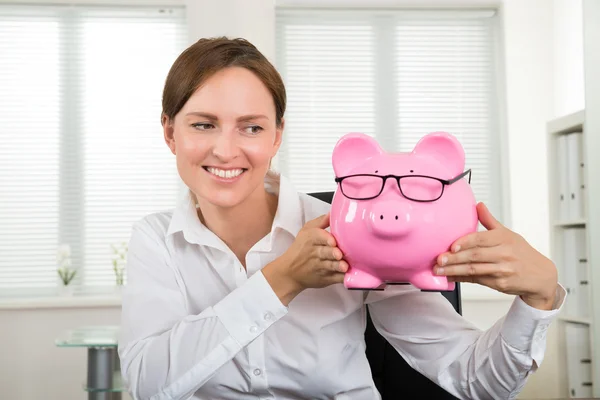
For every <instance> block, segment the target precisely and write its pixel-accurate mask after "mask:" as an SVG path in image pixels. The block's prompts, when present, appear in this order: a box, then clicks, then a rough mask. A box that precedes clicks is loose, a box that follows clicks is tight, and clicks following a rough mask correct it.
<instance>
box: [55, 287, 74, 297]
mask: <svg viewBox="0 0 600 400" xmlns="http://www.w3.org/2000/svg"><path fill="white" fill-rule="evenodd" d="M74 292H75V287H74V286H72V285H61V286H60V287H59V294H60V295H61V296H67V297H68V296H73V293H74Z"/></svg>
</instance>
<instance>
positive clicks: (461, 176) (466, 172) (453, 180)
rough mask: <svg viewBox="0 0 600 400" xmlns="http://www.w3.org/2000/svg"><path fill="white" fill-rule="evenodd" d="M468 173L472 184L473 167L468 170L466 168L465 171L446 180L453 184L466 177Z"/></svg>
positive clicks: (447, 182)
mask: <svg viewBox="0 0 600 400" xmlns="http://www.w3.org/2000/svg"><path fill="white" fill-rule="evenodd" d="M467 174H468V175H469V184H471V168H469V169H468V170H466V171H465V172H463V173H462V174H460V175H459V176H457V177H456V178H453V179H451V180H449V181H446V184H448V185H451V184H453V183H454V182H457V181H458V180H460V179H462V178H464V177H465V176H466V175H467Z"/></svg>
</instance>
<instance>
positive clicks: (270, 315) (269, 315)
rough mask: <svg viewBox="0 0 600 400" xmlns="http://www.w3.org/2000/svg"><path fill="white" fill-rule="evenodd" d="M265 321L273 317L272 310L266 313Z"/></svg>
mask: <svg viewBox="0 0 600 400" xmlns="http://www.w3.org/2000/svg"><path fill="white" fill-rule="evenodd" d="M264 318H265V321H269V320H270V319H271V318H273V314H271V313H270V312H268V313H266V314H265V317H264Z"/></svg>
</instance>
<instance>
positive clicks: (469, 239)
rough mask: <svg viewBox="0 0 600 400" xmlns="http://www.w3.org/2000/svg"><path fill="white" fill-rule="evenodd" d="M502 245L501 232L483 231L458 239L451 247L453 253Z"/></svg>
mask: <svg viewBox="0 0 600 400" xmlns="http://www.w3.org/2000/svg"><path fill="white" fill-rule="evenodd" d="M500 243H502V234H501V232H500V231H497V230H494V231H481V232H472V233H469V234H466V235H465V236H462V237H460V238H458V239H457V240H456V241H454V243H452V245H451V246H450V251H451V252H453V253H456V252H459V251H460V250H465V249H471V248H473V247H493V246H498V245H499V244H500Z"/></svg>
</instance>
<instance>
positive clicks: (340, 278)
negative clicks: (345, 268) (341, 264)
mask: <svg viewBox="0 0 600 400" xmlns="http://www.w3.org/2000/svg"><path fill="white" fill-rule="evenodd" d="M344 278H345V274H342V273H339V272H336V273H335V274H332V275H331V276H330V277H329V281H330V282H331V284H332V285H333V284H336V283H344Z"/></svg>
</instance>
